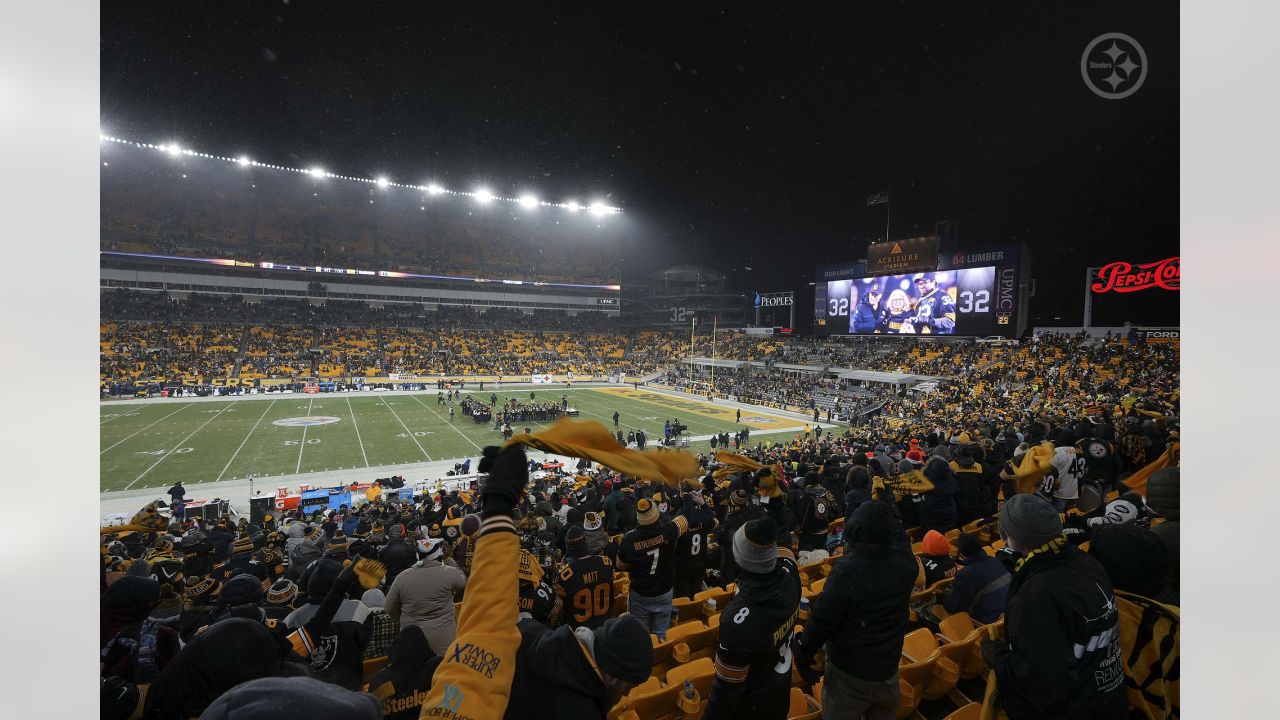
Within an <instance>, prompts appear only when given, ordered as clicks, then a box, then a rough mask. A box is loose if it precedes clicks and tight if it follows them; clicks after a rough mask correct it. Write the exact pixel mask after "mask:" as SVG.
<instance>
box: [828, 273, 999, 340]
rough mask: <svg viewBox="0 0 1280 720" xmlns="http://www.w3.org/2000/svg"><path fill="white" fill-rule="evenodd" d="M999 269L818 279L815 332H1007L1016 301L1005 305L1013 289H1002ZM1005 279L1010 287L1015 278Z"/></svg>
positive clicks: (989, 333)
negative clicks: (1006, 298)
mask: <svg viewBox="0 0 1280 720" xmlns="http://www.w3.org/2000/svg"><path fill="white" fill-rule="evenodd" d="M996 270H997V269H996V267H994V266H991V267H973V268H962V269H958V270H937V271H934V272H924V273H909V274H906V275H882V276H878V277H855V278H850V279H847V280H829V281H826V282H819V283H818V284H817V285H816V286H815V287H814V290H815V292H814V295H815V298H814V299H815V302H814V321H813V325H814V328H813V329H814V334H817V335H873V334H874V335H980V336H985V335H1006V336H1007V335H1009V333H1010V330H1011V329H1012V325H1011V322H1012V321H1011V317H1012V313H1011V311H1012V302H1011V301H1010V302H1008V303H1007V307H1003V308H1002V307H1001V298H1002V297H1010V298H1011V293H1002V292H1001V290H1002V288H1001V287H999V286H998V285H997V277H996V276H997V272H996ZM1001 270H1002V271H1006V270H1007V271H1011V270H1012V268H1001ZM1010 277H1012V276H1010ZM1005 284H1006V283H1000V285H1001V286H1003V285H1005ZM1007 284H1008V285H1009V287H1008V288H1007V290H1010V291H1011V290H1012V283H1011V282H1010V283H1007Z"/></svg>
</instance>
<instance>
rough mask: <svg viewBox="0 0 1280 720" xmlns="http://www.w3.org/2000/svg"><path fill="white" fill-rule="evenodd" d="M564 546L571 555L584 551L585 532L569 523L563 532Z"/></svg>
mask: <svg viewBox="0 0 1280 720" xmlns="http://www.w3.org/2000/svg"><path fill="white" fill-rule="evenodd" d="M564 547H565V550H566V551H568V554H569V555H571V556H573V557H577V556H578V555H580V554H582V553H584V552H585V551H586V549H587V533H586V532H585V531H583V529H582V528H581V527H578V526H577V525H570V526H569V529H568V530H566V531H565V533H564Z"/></svg>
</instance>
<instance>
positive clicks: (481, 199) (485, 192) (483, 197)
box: [475, 188, 493, 205]
mask: <svg viewBox="0 0 1280 720" xmlns="http://www.w3.org/2000/svg"><path fill="white" fill-rule="evenodd" d="M475 195H476V202H478V203H480V204H482V205H483V204H485V203H487V202H489V201H490V200H493V193H491V192H489V189H488V188H480V189H479V190H477V191H476V193H475Z"/></svg>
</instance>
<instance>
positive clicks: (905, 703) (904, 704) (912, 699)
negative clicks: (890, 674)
mask: <svg viewBox="0 0 1280 720" xmlns="http://www.w3.org/2000/svg"><path fill="white" fill-rule="evenodd" d="M919 706H920V694H919V693H917V692H916V689H915V686H913V685H912V684H911V683H909V682H907V681H906V680H905V679H903V678H901V677H899V678H898V710H897V712H896V713H894V716H895V717H896V718H897V720H906V718H908V717H910V716H911V713H914V712H915V711H916V708H917V707H919Z"/></svg>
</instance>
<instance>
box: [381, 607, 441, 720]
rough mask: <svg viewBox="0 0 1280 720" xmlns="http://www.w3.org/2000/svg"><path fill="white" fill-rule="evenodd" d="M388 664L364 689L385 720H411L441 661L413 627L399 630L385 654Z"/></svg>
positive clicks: (420, 704)
mask: <svg viewBox="0 0 1280 720" xmlns="http://www.w3.org/2000/svg"><path fill="white" fill-rule="evenodd" d="M387 659H388V661H389V662H388V664H387V666H386V667H385V668H383V669H382V670H379V671H378V674H376V675H374V676H373V678H372V679H371V680H369V683H368V684H367V685H366V686H365V689H366V690H367V691H369V692H371V693H373V695H374V697H376V698H378V700H379V701H380V702H381V703H382V717H383V718H386V720H415V718H417V717H418V712H419V711H420V710H421V709H422V703H423V701H424V700H426V699H427V693H428V692H429V691H430V690H431V675H432V674H433V673H435V671H436V667H438V666H439V665H440V661H441V660H442V659H443V658H441V657H440V656H439V655H437V654H436V653H435V652H433V651H432V650H431V646H430V645H429V644H428V643H427V636H426V635H424V634H423V633H422V629H421V628H419V627H417V626H416V625H409V626H407V627H405V628H403V629H401V630H400V634H399V635H396V639H395V640H394V641H393V642H392V643H391V649H390V650H388V651H387Z"/></svg>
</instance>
